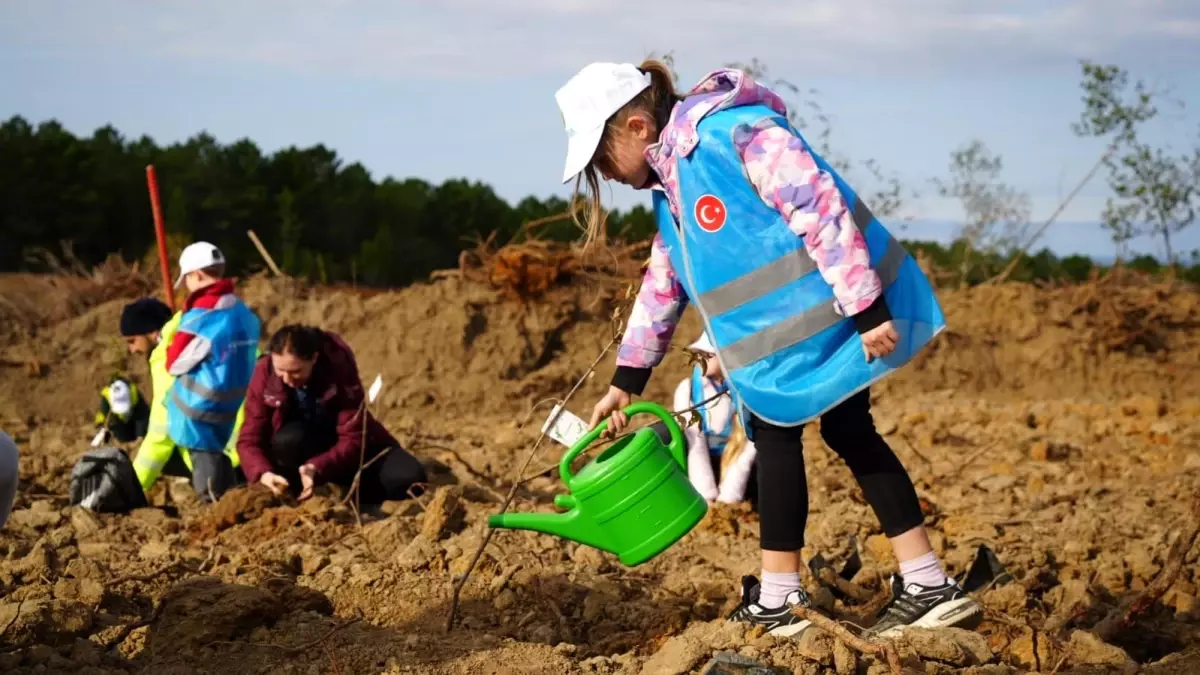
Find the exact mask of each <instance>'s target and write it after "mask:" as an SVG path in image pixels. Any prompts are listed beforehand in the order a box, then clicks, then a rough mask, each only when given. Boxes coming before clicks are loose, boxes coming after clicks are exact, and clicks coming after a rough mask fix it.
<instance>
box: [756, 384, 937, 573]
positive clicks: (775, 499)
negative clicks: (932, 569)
mask: <svg viewBox="0 0 1200 675" xmlns="http://www.w3.org/2000/svg"><path fill="white" fill-rule="evenodd" d="M751 424H752V425H753V430H754V447H755V448H757V449H758V456H757V457H756V460H757V462H758V513H759V522H760V529H759V532H760V537H759V539H760V544H761V546H762V548H764V549H766V550H768V551H798V550H800V549H801V548H803V547H804V528H805V524H806V522H807V521H808V483H807V478H806V476H805V473H804V454H803V444H802V441H801V438H802V434H803V433H804V427H803V426H798V427H777V426H774V425H772V424H768V423H766V422H763V421H762V420H760V419H758V418H754V419H753V420H752V421H751ZM821 438H823V439H824V440H825V443H826V444H827V445H828V446H829V447H830V449H832V450H833V451H834V452H836V453H837V454H838V456H839V457H841V458H842V460H843V461H845V462H846V465H847V466H849V467H850V471H851V472H852V473H853V474H854V478H855V479H856V480H857V481H858V485H859V487H861V488H862V491H863V495H864V496H865V497H866V499H867V503H869V504H870V505H871V508H872V509H874V510H875V515H876V516H877V517H878V518H879V522H880V523H881V524H882V525H883V531H884V533H885V534H887V536H889V537H894V536H896V535H899V534H902V533H904V532H907V531H908V530H911V529H912V528H914V527H916V526H918V525H920V524H922V523H923V522H924V520H925V518H924V516H923V515H922V513H921V504H920V502H918V501H917V491H916V489H915V488H914V487H913V484H912V480H911V479H910V478H909V477H908V472H907V471H905V470H904V466H903V465H902V464H900V460H899V459H898V458H897V457H896V454H895V453H894V452H892V449H891V448H890V447H888V444H887V441H885V440H883V437H882V436H880V435H879V432H878V431H876V430H875V423H874V422H873V421H872V419H871V398H870V394H869V393H868V391H867V390H863V391H861V392H859V393H858V394H855V395H854V396H852V397H850V398H848V399H846V400H845V401H844V402H842V403H841V404H840V405H838V406H837V407H836V408H833V409H832V410H830V411H829V412H827V413H825V414H824V415H822V416H821Z"/></svg>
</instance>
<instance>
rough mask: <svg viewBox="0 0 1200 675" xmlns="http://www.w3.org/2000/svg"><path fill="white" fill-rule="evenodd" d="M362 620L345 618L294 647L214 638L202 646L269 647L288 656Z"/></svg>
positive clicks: (318, 645)
mask: <svg viewBox="0 0 1200 675" xmlns="http://www.w3.org/2000/svg"><path fill="white" fill-rule="evenodd" d="M362 620H363V618H362V617H361V616H356V617H354V618H353V619H347V620H345V621H343V622H341V623H339V624H338V625H336V626H334V627H333V628H330V629H329V630H327V631H325V632H324V633H322V634H321V637H319V638H317V639H315V640H311V641H309V642H305V643H304V644H302V645H296V646H295V647H287V646H284V645H277V644H275V643H273V642H234V641H232V640H214V641H213V642H208V643H205V645H204V646H205V647H211V646H214V645H234V646H238V647H269V648H271V649H278V650H280V651H282V652H283V653H284V654H287V655H289V656H294V655H297V654H302V653H304V652H306V651H308V650H310V649H312V648H313V647H320V646H321V645H322V644H324V642H325V641H326V640H328V639H329V638H331V637H333V635H334V633H337V632H338V631H341V630H343V629H346V628H348V627H350V626H353V625H354V624H356V623H358V622H359V621H362Z"/></svg>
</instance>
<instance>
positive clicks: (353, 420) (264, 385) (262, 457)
mask: <svg viewBox="0 0 1200 675" xmlns="http://www.w3.org/2000/svg"><path fill="white" fill-rule="evenodd" d="M307 389H308V391H310V392H311V393H312V395H313V396H314V397H315V398H316V400H317V405H319V406H321V407H323V408H324V410H325V412H326V413H327V414H328V416H329V417H330V418H332V419H334V420H335V424H336V426H337V441H336V442H335V443H334V444H333V447H331V448H329V449H328V450H326V451H325V452H322V453H321V454H319V455H316V456H315V457H313V458H312V459H310V460H309V463H310V464H312V465H313V466H314V467H315V468H316V470H317V471H316V474H317V476H316V477H317V479H318V480H319V481H320V482H327V481H329V480H331V479H333V478H335V477H338V476H344V475H347V474H353V473H354V472H355V471H356V470H357V469H358V461H359V453H360V452H361V447H362V436H363V420H362V417H360V413H365V414H366V415H367V458H368V459H369V458H371V457H374V456H375V455H376V454H378V453H379V452H380V451H382V450H383V449H385V448H388V447H392V446H398V445H399V444H398V443H397V442H396V439H395V438H393V437H392V435H391V434H389V433H388V431H387V429H385V428H384V427H383V425H382V424H380V423H379V421H378V420H376V419H375V418H374V417H373V416H372V415H371V413H370V412H369V411H367V410H366V409H365V408H363V407H362V405H363V400H364V398H365V392H364V390H363V385H362V380H360V379H359V377H358V365H357V364H356V363H355V361H354V353H353V352H351V351H350V347H349V345H347V344H346V343H345V342H344V341H342V338H341V337H339V336H338V335H336V334H334V333H331V332H329V331H325V344H324V346H323V348H322V349H321V353H320V356H319V357H318V358H317V363H316V365H314V366H313V372H312V376H311V377H310V378H309V381H308V386H307ZM292 401H293V399H292V397H291V396H289V395H288V386H287V385H286V384H284V383H283V380H281V379H280V378H279V376H277V375H276V374H275V369H274V368H272V367H271V357H270V355H269V354H268V355H264V356H263V357H262V358H260V359H259V360H258V363H257V364H256V365H255V366H254V376H253V377H252V378H250V388H249V390H248V391H247V392H246V418H245V420H244V421H243V422H242V430H241V433H240V434H238V442H237V449H238V457H239V458H240V459H241V463H242V471H244V472H245V474H246V479H247V480H248V481H250V482H251V483H257V482H258V479H259V478H260V477H261V476H262V475H263V474H264V473H267V472H268V471H272V470H273V469H272V466H271V461H270V459H269V455H268V454H267V448H269V447H270V445H271V436H272V435H273V434H274V433H275V432H276V431H278V430H279V428H280V427H282V426H283V423H284V421H285V420H286V419H287V418H288V417H289V416H290V415H291V413H292V411H291V410H290V408H291V407H292V406H293V405H295V404H294V403H293V402H292Z"/></svg>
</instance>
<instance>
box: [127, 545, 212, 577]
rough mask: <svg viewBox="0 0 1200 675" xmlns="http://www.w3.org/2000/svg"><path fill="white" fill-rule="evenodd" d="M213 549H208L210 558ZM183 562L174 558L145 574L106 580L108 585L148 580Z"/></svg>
mask: <svg viewBox="0 0 1200 675" xmlns="http://www.w3.org/2000/svg"><path fill="white" fill-rule="evenodd" d="M213 550H216V549H215V547H214V548H213V549H210V551H209V557H210V558H211V557H212V551H213ZM206 562H207V560H206ZM184 564H186V561H184V560H176V561H174V562H170V563H167V564H166V565H163V566H161V567H159V568H157V569H155V570H154V571H152V572H147V573H146V574H127V575H125V576H123V577H117V578H116V579H113V580H112V581H110V582H108V586H109V587H113V586H120V585H121V584H123V583H125V582H127V581H150V580H151V579H154V578H155V577H158V576H161V575H163V574H166V573H167V572H169V571H170V570H173V569H175V568H176V567H182V566H183V565H184ZM201 567H203V564H202V565H201Z"/></svg>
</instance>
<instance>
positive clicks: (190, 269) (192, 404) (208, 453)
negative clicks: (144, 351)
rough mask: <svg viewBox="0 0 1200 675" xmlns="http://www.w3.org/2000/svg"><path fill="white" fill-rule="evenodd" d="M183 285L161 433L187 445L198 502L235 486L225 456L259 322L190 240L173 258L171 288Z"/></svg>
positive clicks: (217, 265) (204, 246)
mask: <svg viewBox="0 0 1200 675" xmlns="http://www.w3.org/2000/svg"><path fill="white" fill-rule="evenodd" d="M180 286H187V289H188V292H189V293H190V295H188V297H187V300H186V301H185V302H184V306H183V313H182V317H181V318H180V322H179V328H178V330H176V331H175V334H174V335H173V336H172V337H171V341H170V343H169V344H168V346H167V372H168V373H170V374H171V375H173V376H175V377H176V380H175V382H174V383H173V384H172V385H171V390H170V393H169V394H168V396H167V425H168V426H167V433H168V434H169V435H170V437H171V440H173V441H174V442H175V444H176V445H177V446H179V447H181V448H186V449H187V450H188V451H189V453H190V456H191V459H192V462H193V464H194V465H200V464H203V465H204V466H203V470H200V467H198V466H196V467H194V468H195V469H196V470H195V471H194V475H205V476H207V479H206V483H207V484H206V485H202V486H198V487H200V488H201V489H198V490H197V492H198V493H199V497H200V498H201V500H204V501H207V500H210V499H216V498H219V497H220V496H221V494H223V493H224V492H225V490H227V489H229V488H230V487H232V486H233V485H234V484H235V483H236V482H237V474H236V473H235V471H234V467H233V464H232V462H231V461H230V459H229V457H228V455H226V454H225V453H224V450H225V447H226V445H227V444H228V443H229V439H230V438H231V437H232V435H233V431H234V427H235V426H236V423H237V418H238V412H239V410H240V408H241V407H242V402H243V401H244V400H245V398H246V388H247V387H248V386H249V384H250V376H251V375H252V374H253V373H254V363H255V360H256V358H257V351H258V339H259V334H260V332H261V329H262V324H261V322H260V321H259V320H258V317H257V316H255V315H254V313H253V312H252V311H250V308H249V307H247V306H246V304H245V303H243V302H242V301H241V299H240V298H238V297H237V296H236V295H235V294H234V291H233V280H231V279H226V278H225V256H224V255H223V254H222V253H221V250H220V249H218V248H217V247H216V246H214V245H212V244H210V243H208V242H203V241H201V242H196V243H194V244H191V245H190V246H188V247H187V248H185V249H184V250H183V254H182V255H180V257H179V278H178V280H176V282H175V287H176V288H179V287H180Z"/></svg>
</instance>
